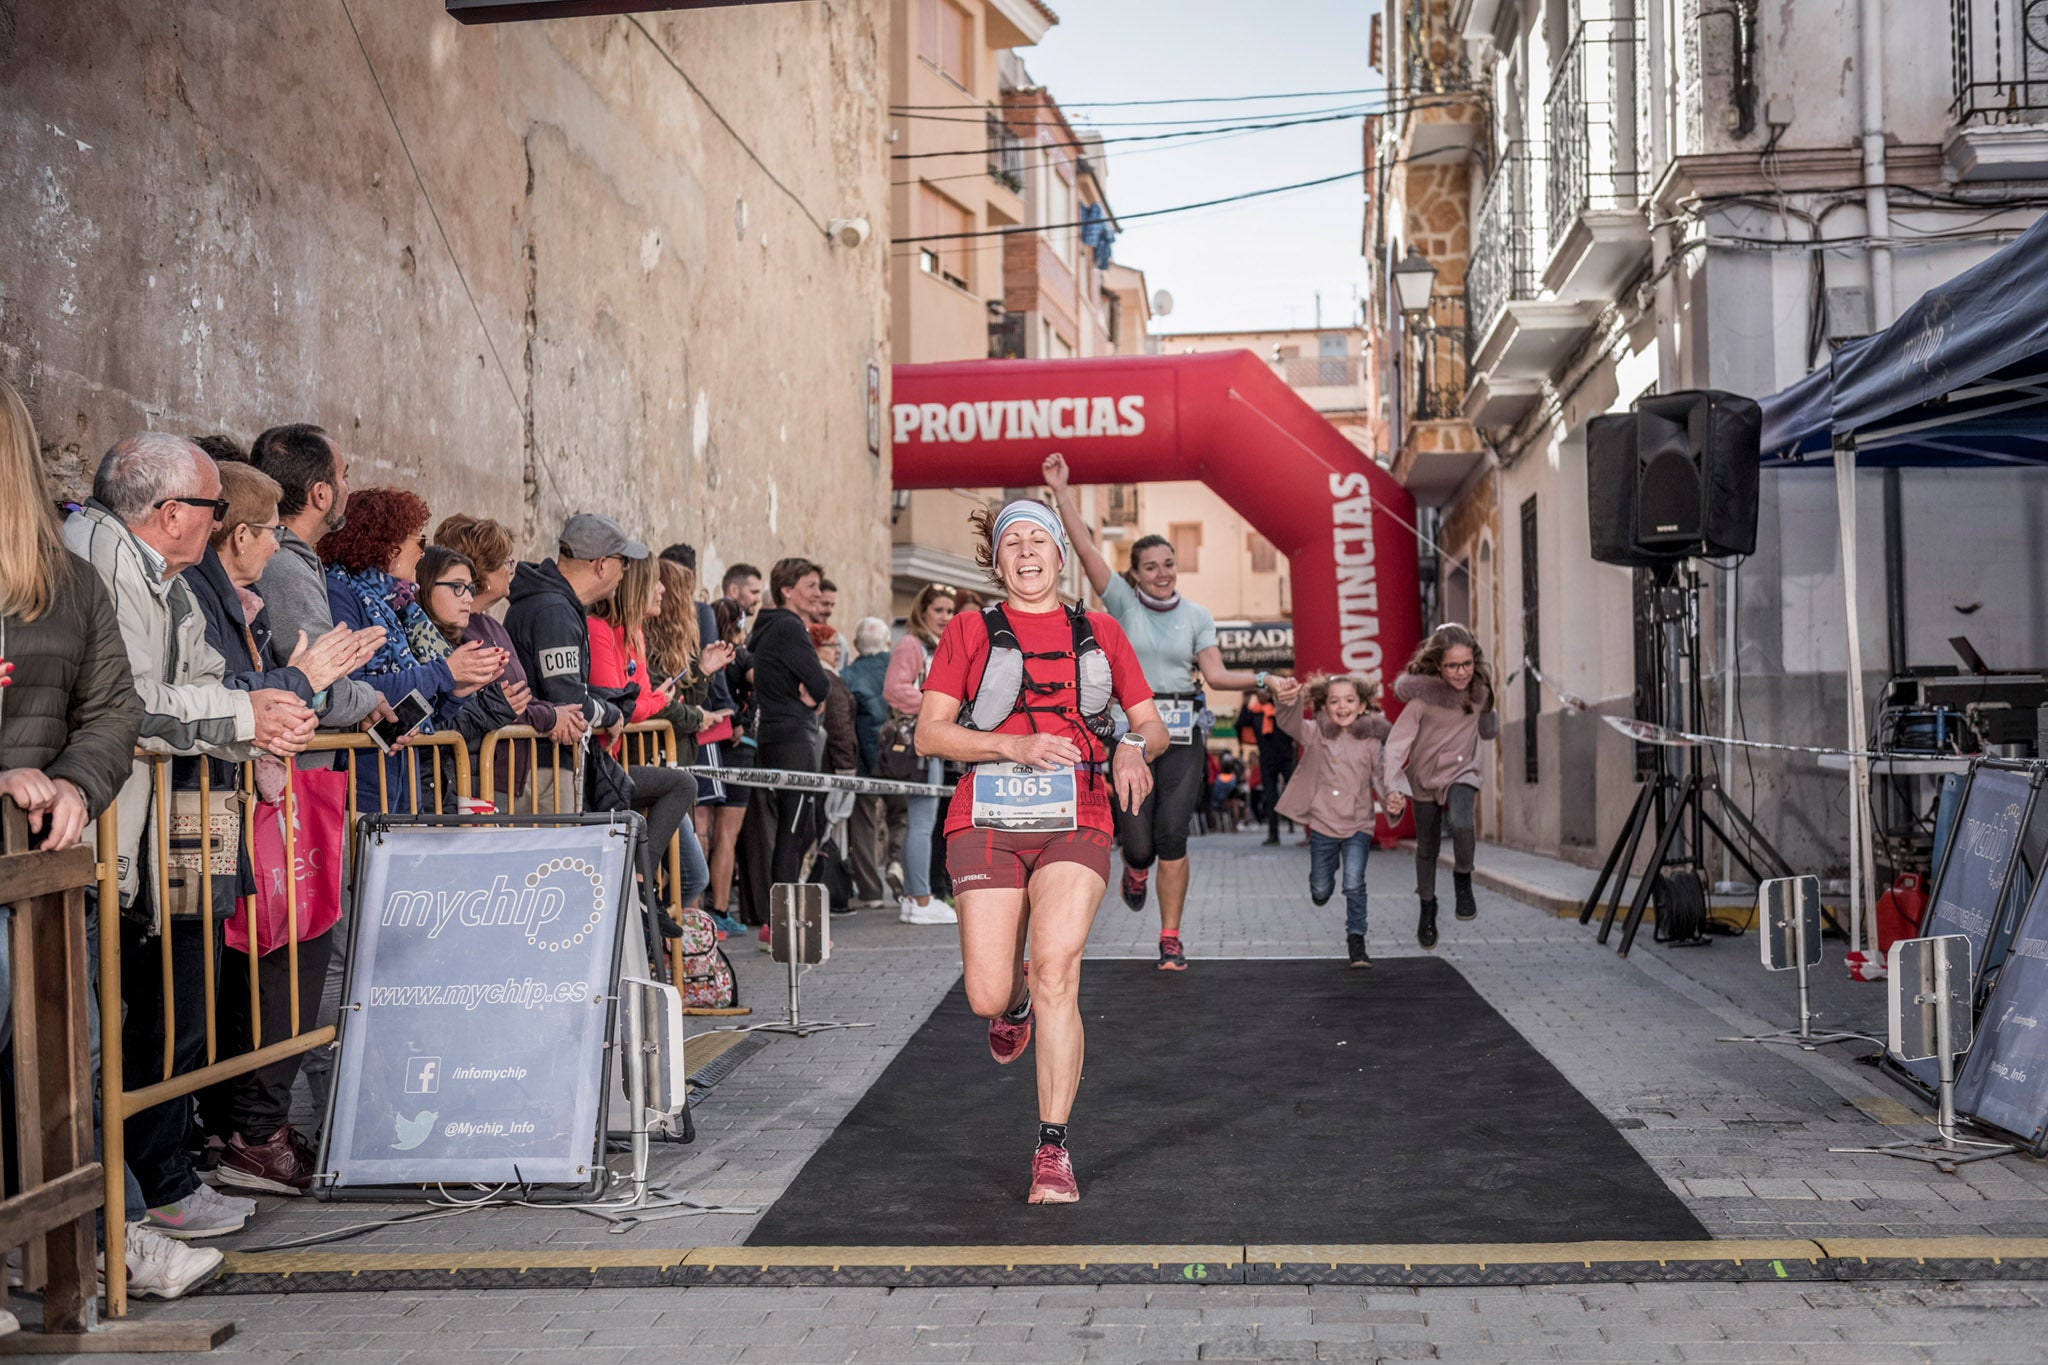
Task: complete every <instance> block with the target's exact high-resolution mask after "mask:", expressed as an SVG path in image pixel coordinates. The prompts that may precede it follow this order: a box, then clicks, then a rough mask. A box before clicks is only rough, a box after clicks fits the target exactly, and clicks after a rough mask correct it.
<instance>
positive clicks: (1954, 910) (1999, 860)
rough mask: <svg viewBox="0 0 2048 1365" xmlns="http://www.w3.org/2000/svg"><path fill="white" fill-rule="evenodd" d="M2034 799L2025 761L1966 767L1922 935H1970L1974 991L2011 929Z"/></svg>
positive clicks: (1912, 1071) (1931, 1070)
mask: <svg viewBox="0 0 2048 1365" xmlns="http://www.w3.org/2000/svg"><path fill="white" fill-rule="evenodd" d="M2033 805H2034V779H2033V775H2032V773H2030V772H2029V771H2027V770H2026V769H2024V768H2006V767H1997V766H1994V765H1992V764H1988V763H1987V764H1980V765H1979V766H1978V767H1977V768H1976V770H1975V771H1973V772H1972V773H1971V774H1970V783H1969V786H1968V788H1967V789H1966V790H1965V791H1964V794H1963V810H1962V815H1961V817H1960V818H1959V819H1958V820H1957V822H1956V830H1955V835H1954V837H1953V838H1951V839H1950V841H1949V846H1948V853H1947V855H1946V856H1945V857H1944V858H1943V859H1942V861H1941V866H1940V868H1939V869H1938V870H1937V873H1936V877H1935V882H1934V889H1933V894H1932V895H1931V896H1929V897H1928V906H1927V916H1926V918H1925V920H1924V921H1923V922H1922V923H1921V925H1920V935H1921V937H1924V938H1934V937H1938V936H1940V935H1943V934H1960V935H1962V936H1963V937H1964V938H1967V939H1968V940H1969V941H1970V981H1971V986H1972V997H1971V998H1972V999H1974V998H1975V994H1974V991H1975V988H1976V986H1977V985H1978V984H1979V983H1980V982H1981V981H1982V980H1983V977H1984V972H1985V969H1986V967H1987V966H1989V967H1993V968H1995V967H1997V966H1998V964H1999V962H2000V960H2001V959H2002V958H2003V957H2004V955H2005V945H2006V942H2007V941H2008V940H2009V939H2010V937H2011V935H2012V916H2011V915H2010V914H2008V913H2007V912H2006V908H2007V907H2008V906H2009V905H2017V904H2018V903H2019V902H2020V901H2022V900H2024V898H2025V894H2026V891H2027V890H2028V889H2029V886H2028V883H2027V870H2026V866H2025V864H2024V862H2023V861H2022V859H2021V856H2020V855H2021V853H2022V850H2023V848H2026V849H2031V848H2032V847H2033V846H2034V845H2036V844H2038V842H2039V840H2038V839H2028V838H2027V837H2026V835H2027V829H2028V820H2029V815H2030V813H2031V812H2032V810H2033ZM1903 1069H1904V1070H1905V1071H1906V1073H1907V1074H1908V1075H1910V1076H1911V1077H1913V1078H1914V1079H1915V1080H1917V1081H1919V1082H1920V1083H1921V1084H1922V1085H1925V1086H1928V1087H1930V1088H1931V1087H1933V1086H1934V1085H1935V1084H1936V1081H1937V1075H1936V1067H1935V1063H1934V1062H1933V1060H1932V1059H1929V1060H1926V1061H1918V1062H1906V1063H1904V1064H1903Z"/></svg>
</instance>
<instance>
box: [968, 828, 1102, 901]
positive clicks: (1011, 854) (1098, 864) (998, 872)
mask: <svg viewBox="0 0 2048 1365" xmlns="http://www.w3.org/2000/svg"><path fill="white" fill-rule="evenodd" d="M1109 849H1110V839H1109V835H1108V834H1107V833H1106V832H1104V831H1102V830H1099V829H1067V830H1061V831H1059V832H1058V833H1056V834H1038V833H1028V832H1021V831H1011V830H994V829H963V830H961V831H960V832H959V833H958V834H954V835H950V836H948V837H947V839H946V871H947V872H948V873H950V874H951V875H952V878H953V887H954V889H955V890H957V891H1022V890H1023V889H1024V888H1025V886H1026V884H1027V883H1029V881H1030V880H1031V874H1032V873H1033V872H1036V871H1037V870H1038V869H1039V868H1041V867H1044V866H1046V865H1047V864H1049V863H1079V864H1080V865H1081V866H1083V867H1085V868H1087V869H1088V870H1089V871H1091V872H1093V873H1094V874H1095V875H1096V876H1098V877H1100V878H1102V884H1103V885H1104V886H1107V885H1109Z"/></svg>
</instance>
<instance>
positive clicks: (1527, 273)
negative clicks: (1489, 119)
mask: <svg viewBox="0 0 2048 1365" xmlns="http://www.w3.org/2000/svg"><path fill="white" fill-rule="evenodd" d="M1542 165H1543V163H1542V161H1541V160H1540V159H1538V158H1537V157H1536V155H1535V154H1534V151H1533V145H1532V144H1530V143H1527V142H1514V143H1510V144H1509V145H1508V151H1507V155H1506V156H1504V157H1502V158H1501V163H1500V165H1499V166H1497V167H1495V168H1494V172H1493V179H1491V180H1489V181H1488V182H1487V184H1486V193H1485V195H1484V196H1483V197H1482V198H1481V199H1480V201H1479V212H1478V213H1477V214H1476V215H1474V217H1473V220H1472V258H1471V261H1470V262H1469V263H1468V264H1467V266H1466V268H1465V304H1466V309H1467V317H1468V318H1469V319H1470V321H1471V326H1472V336H1473V339H1474V342H1475V344H1476V342H1477V341H1478V339H1479V338H1481V337H1484V336H1485V335H1486V333H1487V331H1488V330H1489V329H1490V328H1491V327H1492V326H1493V324H1494V322H1495V320H1496V319H1498V318H1499V316H1500V311H1501V309H1502V308H1504V307H1505V306H1506V305H1507V302H1508V300H1510V299H1528V298H1534V297H1535V296H1536V290H1537V271H1538V270H1539V269H1540V268H1541V263H1542V261H1543V259H1544V258H1545V256H1546V255H1547V254H1548V253H1547V250H1546V248H1545V241H1544V224H1543V222H1542V219H1541V218H1540V217H1539V215H1538V214H1537V213H1536V212H1535V210H1534V206H1533V203H1532V197H1531V191H1532V190H1533V189H1534V187H1535V183H1534V182H1535V177H1536V176H1537V175H1538V174H1539V173H1540V171H1541V167H1542Z"/></svg>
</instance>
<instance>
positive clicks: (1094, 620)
mask: <svg viewBox="0 0 2048 1365" xmlns="http://www.w3.org/2000/svg"><path fill="white" fill-rule="evenodd" d="M1088 624H1089V625H1090V626H1091V627H1093V628H1094V631H1095V643H1096V644H1098V645H1101V646H1102V652H1103V653H1104V654H1106V655H1108V656H1109V676H1110V684H1111V686H1110V691H1111V693H1112V694H1113V695H1114V696H1115V697H1116V704H1117V705H1118V706H1121V707H1123V708H1124V710H1126V711H1128V710H1130V709H1131V708H1132V707H1133V706H1136V705H1137V704H1138V703H1139V702H1141V701H1150V700H1152V689H1151V688H1150V687H1149V686H1147V685H1146V683H1145V670H1144V668H1143V666H1142V665H1140V664H1139V663H1138V656H1137V653H1136V652H1135V651H1134V650H1132V648H1131V641H1130V637H1129V636H1127V635H1125V634H1124V628H1123V627H1122V626H1120V625H1118V624H1117V623H1116V618H1115V617H1114V616H1109V615H1105V614H1104V613H1102V612H1099V611H1091V612H1089V613H1088Z"/></svg>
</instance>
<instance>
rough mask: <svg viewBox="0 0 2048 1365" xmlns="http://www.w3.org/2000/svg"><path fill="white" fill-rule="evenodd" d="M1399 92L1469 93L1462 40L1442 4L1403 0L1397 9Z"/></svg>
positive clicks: (1469, 75) (1468, 71) (1439, 1)
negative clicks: (1399, 22)
mask: <svg viewBox="0 0 2048 1365" xmlns="http://www.w3.org/2000/svg"><path fill="white" fill-rule="evenodd" d="M1401 88H1402V89H1404V90H1407V91H1409V92H1411V93H1416V94H1432V95H1446V94H1453V93H1457V92H1461V91H1469V90H1471V89H1472V65H1471V63H1470V62H1468V61H1467V60H1466V58H1465V43H1464V40H1463V38H1462V37H1461V36H1460V35H1459V34H1458V33H1457V32H1456V31H1455V30H1454V29H1452V27H1451V23H1450V16H1449V14H1448V13H1447V12H1446V7H1445V6H1444V5H1443V4H1442V0H1406V3H1404V4H1403V5H1402V8H1401Z"/></svg>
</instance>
